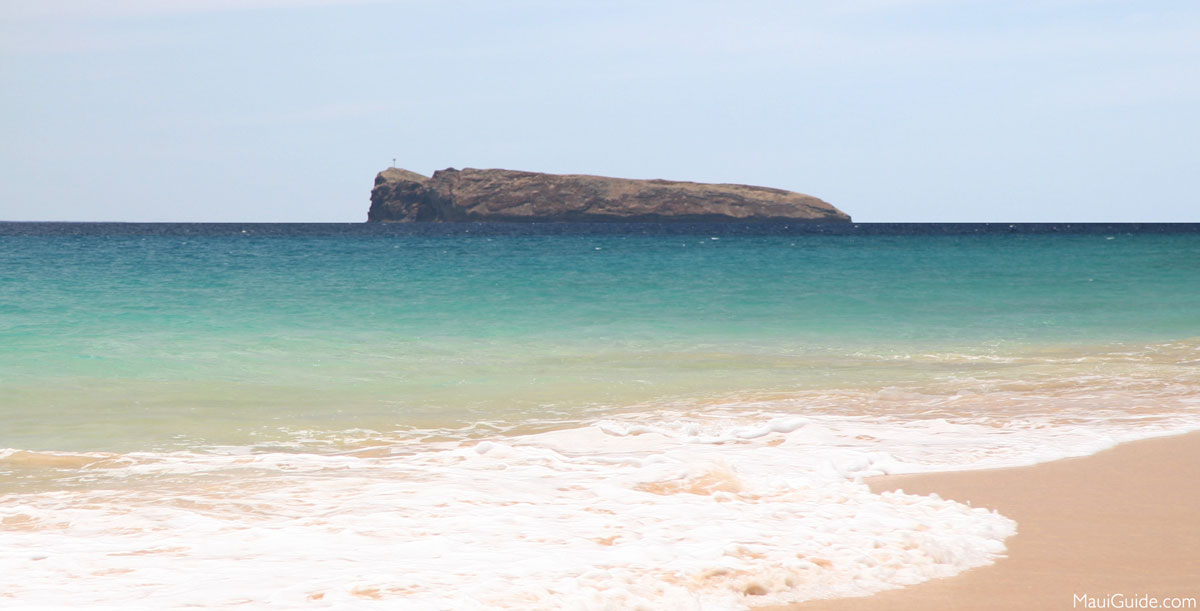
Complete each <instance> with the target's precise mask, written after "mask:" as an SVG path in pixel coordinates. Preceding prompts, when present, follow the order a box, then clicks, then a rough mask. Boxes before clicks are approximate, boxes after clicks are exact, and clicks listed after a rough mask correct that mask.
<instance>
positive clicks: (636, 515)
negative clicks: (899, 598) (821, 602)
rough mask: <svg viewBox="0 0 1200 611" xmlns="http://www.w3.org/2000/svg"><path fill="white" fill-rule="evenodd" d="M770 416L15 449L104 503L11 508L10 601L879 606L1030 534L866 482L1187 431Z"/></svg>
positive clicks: (1167, 421) (1151, 422)
mask: <svg viewBox="0 0 1200 611" xmlns="http://www.w3.org/2000/svg"><path fill="white" fill-rule="evenodd" d="M771 405H774V406H775V407H779V404H778V403H776V404H771ZM767 407H769V405H768V404H760V405H758V407H757V408H756V407H755V406H754V405H753V404H749V403H740V404H735V405H725V406H717V407H712V408H708V409H705V410H703V411H701V412H698V413H687V412H679V411H670V410H658V411H655V412H636V413H631V414H627V415H625V416H621V417H611V418H607V419H604V420H600V421H596V422H592V423H590V424H587V425H584V426H577V427H572V428H564V429H560V430H554V431H548V432H541V433H536V434H528V435H515V436H512V435H509V436H500V435H497V436H492V437H488V438H483V439H460V440H452V441H433V442H431V441H421V440H420V439H419V438H418V437H416V436H412V437H406V438H405V439H397V440H393V441H392V442H390V443H389V444H387V445H382V446H375V447H370V448H364V449H359V450H355V451H350V452H342V453H340V454H330V453H312V452H295V451H293V452H279V451H266V452H264V451H257V452H250V451H247V450H246V449H232V448H225V449H221V450H220V451H219V452H218V451H213V452H207V453H199V452H175V453H158V454H156V453H133V454H125V455H111V454H75V455H70V456H64V455H53V454H46V453H28V452H24V453H17V452H15V451H11V450H10V451H6V452H5V453H4V454H0V460H4V461H10V462H11V461H14V460H18V459H20V460H22V461H24V462H26V463H36V462H37V461H38V460H42V461H43V462H44V463H45V465H46V466H47V468H65V467H67V466H70V467H71V468H72V469H73V470H72V471H71V472H72V473H74V475H73V477H75V478H76V479H78V478H87V479H88V482H90V483H89V485H85V486H77V487H60V488H58V489H54V490H47V491H44V492H36V493H24V494H12V495H9V496H7V497H6V498H5V503H4V506H3V508H2V509H0V513H2V515H3V524H2V527H0V592H2V594H0V604H4V600H8V601H9V602H19V603H20V604H22V605H56V604H66V603H70V604H76V605H80V604H87V605H113V606H120V607H125V608H128V607H139V606H140V607H159V606H163V605H170V606H181V605H200V606H210V607H226V606H232V605H237V604H251V605H253V606H256V607H258V606H270V607H282V608H292V607H308V606H317V607H338V608H340V607H346V606H365V607H375V606H379V607H394V605H395V604H396V603H397V602H401V601H402V602H403V605H404V606H405V608H416V609H421V608H428V609H439V608H489V607H513V608H545V609H550V608H556V609H557V608H577V609H629V608H648V609H666V608H671V609H687V608H694V609H699V608H704V609H737V608H745V607H747V606H749V605H751V604H762V603H784V602H789V601H798V600H805V599H811V598H817V597H830V596H844V595H861V594H868V593H872V592H876V591H880V590H884V589H888V588H895V587H900V586H903V585H907V584H913V583H918V582H921V581H925V580H928V579H931V578H936V577H944V576H949V575H953V574H956V573H958V572H961V571H962V570H965V569H967V568H970V567H975V566H981V565H985V564H988V563H990V562H992V561H993V560H994V559H995V558H996V557H997V556H998V555H1000V554H1002V553H1003V552H1004V544H1003V541H1004V539H1005V538H1006V537H1009V536H1011V535H1012V534H1013V533H1014V532H1015V526H1016V525H1015V524H1014V523H1013V522H1012V521H1011V520H1009V519H1007V518H1005V517H1003V516H1000V515H998V514H996V513H994V512H991V511H988V510H985V509H979V508H971V507H968V506H965V505H962V504H959V503H956V502H952V501H948V500H943V499H939V498H937V497H934V496H914V495H907V494H902V493H885V494H873V493H871V492H870V491H869V489H868V488H867V487H866V485H865V484H863V483H861V477H863V476H867V475H876V474H884V473H902V472H914V471H928V470H934V469H951V468H979V467H990V466H1005V465H1014V464H1025V463H1027V462H1030V461H1036V460H1048V459H1052V458H1056V457H1060V456H1069V455H1078V454H1086V453H1089V452H1094V451H1096V450H1097V449H1100V448H1103V447H1107V446H1110V445H1113V444H1114V443H1116V442H1118V441H1122V440H1124V439H1131V438H1135V437H1145V436H1151V435H1156V434H1166V433H1169V432H1177V431H1178V430H1180V429H1181V427H1185V426H1187V425H1189V423H1188V422H1185V421H1184V420H1181V419H1180V418H1179V417H1175V418H1164V419H1153V418H1147V419H1143V420H1141V421H1138V422H1137V423H1136V425H1131V424H1130V422H1128V421H1122V422H1116V423H1112V424H1110V425H1109V424H1105V423H1104V422H1101V421H1099V420H1095V421H1091V422H1087V423H1080V422H1057V423H1056V422H1053V421H1051V420H1045V419H1043V420H1038V419H1033V418H1026V419H1020V418H1018V419H1008V420H1006V421H1004V422H1002V423H1000V422H989V421H986V419H981V418H974V419H972V418H959V419H947V418H927V419H915V420H907V421H898V420H897V419H895V418H893V417H888V416H871V417H868V416H846V415H813V416H799V415H796V414H795V413H789V412H786V411H772V410H770V409H767ZM1051 448H1052V449H1051ZM18 454H20V456H18ZM39 457H40V458H39ZM55 465H57V467H55Z"/></svg>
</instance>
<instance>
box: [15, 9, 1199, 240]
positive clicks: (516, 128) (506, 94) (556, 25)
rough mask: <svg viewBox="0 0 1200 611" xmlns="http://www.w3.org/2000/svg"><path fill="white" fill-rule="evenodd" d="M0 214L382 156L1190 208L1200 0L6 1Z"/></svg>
mask: <svg viewBox="0 0 1200 611" xmlns="http://www.w3.org/2000/svg"><path fill="white" fill-rule="evenodd" d="M0 140H2V141H3V143H4V144H3V148H2V149H0V219H2V220H79V221H84V220H86V221H103V220H128V221H362V220H365V218H366V211H367V206H368V196H369V191H370V188H371V183H372V180H373V178H374V176H375V173H376V172H378V171H379V170H381V169H383V168H385V167H386V166H387V165H389V164H390V162H391V160H392V158H393V157H394V158H396V160H397V165H399V166H401V167H405V168H408V169H411V170H415V171H418V172H421V173H424V174H429V173H431V172H432V171H433V170H436V169H441V168H445V167H449V166H453V167H459V168H462V167H479V168H487V167H501V168H512V169H524V170H535V171H546V172H564V173H565V172H570V173H589V174H604V175H612V176H624V177H632V178H656V177H657V178H670V179H681V180H697V181H704V182H739V183H749V184H761V185H768V186H775V187H782V188H787V189H793V190H796V191H801V192H805V193H810V194H812V195H816V196H818V197H821V198H823V199H825V200H827V201H829V202H830V203H833V204H834V205H836V206H838V207H840V208H842V209H843V210H845V211H847V212H849V213H850V214H852V215H853V216H854V218H855V220H858V221H864V222H872V221H1200V196H1198V195H1197V194H1198V193H1200V172H1198V171H1197V170H1196V167H1197V166H1198V165H1200V3H1196V2H1190V1H1179V2H1166V1H1153V0H1152V1H1137V2H1135V1H1132V0H1129V1H1124V2H1106V1H1100V0H1091V1H1089V0H1042V1H1011V2H1002V1H953V0H946V1H938V0H873V1H872V0H852V1H847V2H782V1H781V2H766V1H763V2H753V1H750V2H736V3H735V2H652V1H644V2H621V1H613V2H606V1H600V0H596V1H593V2H563V1H560V2H551V1H514V2H495V1H493V2H483V1H463V2H453V1H422V0H410V1H396V2H386V1H377V2H370V1H358V2H354V1H335V0H325V1H322V0H246V1H235V0H160V1H152V0H106V1H105V2H99V1H96V0H4V1H3V3H0Z"/></svg>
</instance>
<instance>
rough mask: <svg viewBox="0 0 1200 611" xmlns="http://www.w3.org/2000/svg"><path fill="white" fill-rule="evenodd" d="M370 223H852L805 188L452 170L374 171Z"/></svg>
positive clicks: (847, 216) (467, 169)
mask: <svg viewBox="0 0 1200 611" xmlns="http://www.w3.org/2000/svg"><path fill="white" fill-rule="evenodd" d="M367 221H368V222H493V221H494V222H614V221H615V222H780V221H786V222H838V223H841V222H846V223H848V222H850V216H849V215H848V214H846V213H845V212H842V211H841V210H838V209H837V208H835V207H833V206H832V205H830V204H829V203H827V202H825V201H823V200H821V199H818V198H816V197H813V196H811V195H805V194H803V193H796V192H794V191H786V190H783V189H772V188H769V187H755V186H750V185H737V184H706V183H697V182H684V181H674V180H634V179H628V178H609V177H605V176H589V175H585V174H543V173H540V172H521V171H516V170H478V169H474V168H466V169H463V170H456V169H454V168H449V169H445V170H439V171H437V172H434V173H433V176H429V177H426V176H423V175H421V174H418V173H416V172H411V171H409V170H403V169H400V168H388V169H386V170H384V171H382V172H380V173H379V174H378V175H377V176H376V177H375V188H374V189H373V190H372V191H371V209H370V211H369V212H368V214H367Z"/></svg>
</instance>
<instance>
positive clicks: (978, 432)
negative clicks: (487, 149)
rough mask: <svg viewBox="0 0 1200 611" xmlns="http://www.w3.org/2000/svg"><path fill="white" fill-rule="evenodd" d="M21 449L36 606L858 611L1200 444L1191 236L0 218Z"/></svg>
mask: <svg viewBox="0 0 1200 611" xmlns="http://www.w3.org/2000/svg"><path fill="white" fill-rule="evenodd" d="M0 419H2V422H3V424H4V426H3V427H2V428H0V593H3V596H4V600H7V601H11V602H12V603H14V604H18V605H21V606H44V607H47V608H59V607H64V606H81V605H82V606H103V607H105V608H176V607H182V606H198V607H212V608H230V607H233V606H249V607H253V608H285V609H295V608H306V607H332V608H386V609H392V608H405V609H430V610H433V609H447V608H453V609H491V608H519V609H527V608H540V609H563V608H595V609H629V608H649V609H746V608H751V607H754V606H756V605H763V604H785V603H790V602H798V601H803V600H807V599H811V598H814V597H829V596H839V595H845V596H850V595H860V596H861V595H868V594H871V593H874V592H878V591H881V590H884V589H889V588H896V587H902V586H906V585H911V584H913V583H918V582H921V581H925V580H929V579H934V578H939V577H947V576H950V575H954V574H956V573H959V572H961V571H964V570H967V569H969V568H972V567H979V566H985V565H987V564H989V563H991V562H992V561H994V560H995V559H996V558H997V557H999V556H1000V555H1001V554H1003V553H1004V551H1005V540H1006V538H1007V537H1009V536H1011V535H1012V534H1013V533H1014V532H1015V529H1016V528H1017V527H1018V525H1016V524H1015V523H1013V522H1012V521H1011V520H1009V519H1008V518H1006V517H1004V516H1001V515H999V514H997V513H995V512H992V511H988V510H986V509H982V508H972V507H969V506H967V505H963V504H959V503H956V502H954V501H950V500H945V499H941V498H937V497H933V496H929V497H922V496H914V495H905V494H887V495H878V494H874V493H872V492H871V491H870V489H869V488H868V487H867V486H866V485H865V484H864V483H863V481H862V480H863V478H864V477H869V476H873V475H880V474H894V473H912V472H928V471H944V470H962V469H980V468H992V467H1007V466H1018V465H1028V464H1033V463H1038V462H1044V461H1049V460H1055V459H1059V458H1063V457H1068V456H1082V455H1086V454H1089V453H1093V452H1096V451H1099V450H1101V449H1104V448H1107V447H1111V446H1112V445H1114V444H1116V443H1120V442H1123V441H1128V440H1132V439H1141V438H1146V437H1152V436H1156V435H1169V434H1175V433H1180V432H1183V431H1188V430H1196V429H1200V227H1197V226H1108V227H1105V226H1082V227H1080V226H1076V227H1071V226H1007V225H1004V226H950V225H894V226H877V225H848V224H847V225H837V226H828V227H825V226H803V227H785V226H763V227H748V226H677V225H670V226H668V225H662V226H659V225H630V226H621V225H605V226H577V225H543V226H528V225H514V226H489V225H465V226H449V225H446V226H442V225H421V226H414V225H408V226H376V225H245V226H242V225H82V224H79V225H77V224H3V223H0Z"/></svg>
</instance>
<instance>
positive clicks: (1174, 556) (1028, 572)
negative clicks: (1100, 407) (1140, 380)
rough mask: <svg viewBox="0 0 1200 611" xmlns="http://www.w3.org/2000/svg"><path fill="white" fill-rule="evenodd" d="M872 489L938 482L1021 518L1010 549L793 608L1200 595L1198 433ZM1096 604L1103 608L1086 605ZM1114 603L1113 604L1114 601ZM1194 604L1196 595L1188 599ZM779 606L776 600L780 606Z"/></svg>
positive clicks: (892, 480) (974, 605)
mask: <svg viewBox="0 0 1200 611" xmlns="http://www.w3.org/2000/svg"><path fill="white" fill-rule="evenodd" d="M869 483H870V485H871V488H872V489H873V490H875V491H884V490H899V489H902V490H904V491H906V492H910V493H915V494H929V493H937V494H939V495H941V496H942V497H944V498H950V499H954V500H956V501H961V502H965V503H970V504H971V505H973V506H976V507H988V508H991V509H995V510H998V511H999V512H1000V513H1002V514H1004V515H1006V516H1008V517H1010V518H1012V519H1014V520H1016V521H1017V535H1016V536H1014V537H1011V538H1009V539H1008V540H1007V541H1006V544H1007V546H1008V556H1007V557H1006V558H1003V559H1001V560H999V561H997V562H996V563H995V564H993V565H991V566H987V567H982V568H978V569H972V570H970V571H967V572H966V573H963V574H961V575H958V576H955V577H951V578H948V579H939V580H934V581H930V582H926V583H923V584H919V585H915V586H912V587H908V588H904V589H900V590H891V591H888V592H882V593H879V594H877V595H875V596H869V597H862V598H843V599H837V600H823V601H809V602H807V603H802V604H797V605H792V606H789V607H783V608H785V609H793V610H823V611H824V610H828V611H858V610H866V609H913V610H917V609H921V610H941V609H946V610H958V609H1073V608H1074V609H1084V608H1089V607H1088V606H1087V604H1086V601H1085V600H1082V599H1076V598H1075V597H1076V595H1079V596H1090V597H1093V598H1095V599H1099V600H1098V601H1097V602H1095V604H1097V605H1103V604H1108V605H1109V608H1111V607H1112V606H1113V604H1112V602H1109V598H1110V597H1111V596H1114V595H1115V596H1117V597H1124V598H1119V600H1118V602H1120V603H1123V604H1124V605H1125V607H1126V608H1141V607H1136V606H1134V604H1135V603H1136V602H1137V601H1135V600H1133V599H1134V598H1135V597H1136V598H1138V599H1141V597H1143V596H1149V597H1155V598H1158V599H1160V601H1161V599H1163V598H1169V597H1191V598H1194V599H1197V600H1200V432H1195V433H1189V434H1187V435H1180V436H1176V437H1165V438H1158V439H1149V440H1144V441H1138V442H1133V443H1128V444H1124V445H1121V446H1118V447H1116V448H1113V449H1111V450H1107V451H1104V452H1101V453H1099V454H1095V455H1093V456H1088V457H1084V458H1073V459H1067V460H1061V461H1056V462H1052V463H1046V464H1041V465H1036V466H1033V467H1023V468H1014V469H996V470H990V471H967V472H956V473H937V474H922V475H904V476H888V477H881V478H874V479H873V480H872V481H870V482H869ZM1091 608H1104V607H1096V606H1093V607H1091ZM1118 608H1119V607H1118ZM1184 608H1193V609H1195V608H1197V606H1196V603H1192V605H1191V606H1190V607H1188V606H1185V607H1184ZM776 609H778V608H776Z"/></svg>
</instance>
